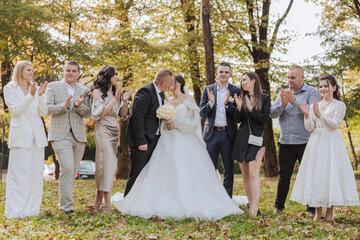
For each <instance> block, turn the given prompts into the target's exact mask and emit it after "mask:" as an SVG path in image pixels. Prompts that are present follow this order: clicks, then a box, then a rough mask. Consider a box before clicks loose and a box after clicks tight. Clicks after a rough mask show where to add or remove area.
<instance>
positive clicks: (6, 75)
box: [1, 55, 11, 110]
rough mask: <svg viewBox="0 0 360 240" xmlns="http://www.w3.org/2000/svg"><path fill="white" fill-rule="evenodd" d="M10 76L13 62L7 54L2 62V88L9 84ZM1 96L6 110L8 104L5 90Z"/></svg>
mask: <svg viewBox="0 0 360 240" xmlns="http://www.w3.org/2000/svg"><path fill="white" fill-rule="evenodd" d="M10 78H11V62H10V60H9V58H8V56H7V55H5V59H4V61H3V62H2V63H1V86H2V89H4V87H5V86H6V84H8V82H9V81H10ZM1 98H2V100H3V103H4V110H6V109H7V106H6V103H5V99H4V92H3V91H1Z"/></svg>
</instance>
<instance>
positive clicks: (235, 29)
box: [215, 0, 253, 54]
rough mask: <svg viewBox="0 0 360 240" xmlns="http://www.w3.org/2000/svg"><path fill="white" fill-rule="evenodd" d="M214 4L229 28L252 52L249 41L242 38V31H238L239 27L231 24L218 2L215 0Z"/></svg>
mask: <svg viewBox="0 0 360 240" xmlns="http://www.w3.org/2000/svg"><path fill="white" fill-rule="evenodd" d="M215 2H216V5H217V6H218V8H219V10H220V13H221V16H222V17H223V19H224V20H225V21H226V23H227V24H228V25H229V27H230V28H231V30H232V31H233V32H234V33H237V34H238V35H239V37H240V39H241V41H242V43H243V44H244V45H245V46H246V47H247V49H249V51H250V53H251V54H252V52H253V50H252V49H251V47H250V45H249V43H248V42H247V40H246V39H245V38H244V36H243V35H242V33H241V32H240V30H239V28H236V27H235V26H233V25H232V23H231V22H230V21H229V19H228V18H227V17H226V16H225V13H224V11H223V10H222V9H221V7H220V4H219V2H218V1H217V0H215Z"/></svg>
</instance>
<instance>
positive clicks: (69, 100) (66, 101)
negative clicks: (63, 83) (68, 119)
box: [65, 95, 72, 108]
mask: <svg viewBox="0 0 360 240" xmlns="http://www.w3.org/2000/svg"><path fill="white" fill-rule="evenodd" d="M71 99H72V95H68V96H67V97H66V99H65V105H66V107H67V108H70V105H71Z"/></svg>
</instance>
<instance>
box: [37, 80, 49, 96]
mask: <svg viewBox="0 0 360 240" xmlns="http://www.w3.org/2000/svg"><path fill="white" fill-rule="evenodd" d="M47 85H48V82H47V81H45V82H44V84H40V87H39V90H38V93H39V96H41V95H43V94H44V93H45V90H46V88H47Z"/></svg>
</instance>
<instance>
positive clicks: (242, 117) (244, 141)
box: [232, 94, 271, 160]
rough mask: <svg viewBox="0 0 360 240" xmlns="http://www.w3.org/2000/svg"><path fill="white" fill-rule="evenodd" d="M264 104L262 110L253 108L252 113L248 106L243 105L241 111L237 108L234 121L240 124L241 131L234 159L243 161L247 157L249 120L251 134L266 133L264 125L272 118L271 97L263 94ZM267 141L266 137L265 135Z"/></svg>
mask: <svg viewBox="0 0 360 240" xmlns="http://www.w3.org/2000/svg"><path fill="white" fill-rule="evenodd" d="M262 97H263V103H262V107H261V110H260V111H259V110H256V109H255V108H253V110H252V111H251V112H249V110H248V109H247V107H246V104H245V103H243V105H242V107H241V111H240V112H239V110H238V109H237V108H236V112H235V115H234V119H235V121H236V122H237V123H240V126H239V129H238V130H237V135H236V139H235V142H234V147H233V153H232V157H233V159H237V160H238V159H241V160H242V158H243V157H244V156H245V154H246V151H247V148H248V140H249V135H250V131H249V126H248V120H249V123H250V128H251V133H252V135H255V136H261V135H262V134H263V132H264V129H265V128H264V124H265V123H266V121H267V120H268V119H269V118H270V116H269V115H270V104H271V101H270V96H269V95H267V94H263V96H262ZM264 139H265V135H264ZM263 146H265V141H264V142H263ZM259 148H260V147H259Z"/></svg>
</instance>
